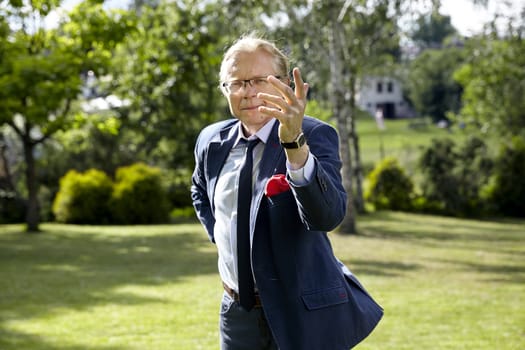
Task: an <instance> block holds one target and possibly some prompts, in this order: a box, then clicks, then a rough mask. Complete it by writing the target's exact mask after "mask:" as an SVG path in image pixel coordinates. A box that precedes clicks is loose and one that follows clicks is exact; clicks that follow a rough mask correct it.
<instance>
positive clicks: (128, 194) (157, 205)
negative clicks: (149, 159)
mask: <svg viewBox="0 0 525 350" xmlns="http://www.w3.org/2000/svg"><path fill="white" fill-rule="evenodd" d="M110 203H111V209H112V213H113V220H114V222H115V223H118V224H153V223H163V222H167V221H168V220H169V201H168V197H167V194H166V191H165V190H164V188H163V186H162V175H161V171H160V169H158V168H153V167H149V166H147V165H146V164H143V163H137V164H134V165H131V166H127V167H122V168H118V169H117V173H116V183H115V187H114V190H113V195H112V198H111V201H110Z"/></svg>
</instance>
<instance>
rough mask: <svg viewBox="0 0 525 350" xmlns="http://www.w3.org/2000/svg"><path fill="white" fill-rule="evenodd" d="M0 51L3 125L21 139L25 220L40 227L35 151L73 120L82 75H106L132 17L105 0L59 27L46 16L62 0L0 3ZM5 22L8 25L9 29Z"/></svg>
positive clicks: (88, 6) (75, 13) (87, 5)
mask: <svg viewBox="0 0 525 350" xmlns="http://www.w3.org/2000/svg"><path fill="white" fill-rule="evenodd" d="M2 3H5V5H6V6H2V8H1V10H0V18H1V21H0V23H1V24H2V31H6V30H7V32H8V34H7V35H4V38H6V37H7V36H9V40H5V39H4V40H2V42H1V47H2V54H1V55H0V61H1V62H0V63H1V65H0V100H1V101H2V104H1V105H0V123H2V124H7V125H8V126H9V127H10V128H12V129H13V130H14V132H15V133H16V135H17V136H18V137H19V139H20V140H21V142H22V145H23V150H24V159H25V183H26V187H27V192H28V199H27V211H26V224H27V230H28V231H29V232H37V231H38V230H39V210H38V207H39V205H38V196H37V195H38V181H37V169H36V168H37V159H36V158H35V151H36V149H37V147H38V146H39V145H41V144H42V143H44V142H45V141H46V140H48V139H50V138H51V137H52V136H53V135H54V134H55V133H56V132H57V131H58V130H61V129H65V128H67V127H68V125H69V124H70V122H71V111H72V108H73V103H74V101H75V100H76V99H77V97H78V94H79V92H80V88H81V86H82V80H81V74H82V73H83V72H87V71H88V70H93V71H95V72H97V73H98V74H103V73H104V72H105V69H106V67H107V64H108V60H109V58H110V57H111V49H112V47H113V46H114V45H115V43H116V42H118V41H120V40H121V39H122V38H123V36H124V34H125V33H126V32H127V31H128V29H129V28H130V24H131V22H130V21H129V17H128V16H125V15H124V14H123V13H122V12H121V13H120V14H118V15H117V14H116V13H115V14H113V15H110V14H108V13H107V12H106V11H105V10H104V9H103V8H102V1H96V0H94V1H86V2H84V3H81V4H80V5H78V6H77V7H76V8H75V9H74V10H73V11H72V13H71V14H70V17H69V18H66V19H65V20H64V21H63V22H62V23H61V25H60V26H59V27H58V28H56V29H49V28H46V27H45V25H44V18H45V17H46V16H47V14H49V12H50V11H51V10H53V9H55V8H56V7H57V6H58V5H59V1H54V0H44V1H38V2H34V1H31V2H24V1H17V0H9V1H5V0H4V1H2ZM6 24H7V27H6Z"/></svg>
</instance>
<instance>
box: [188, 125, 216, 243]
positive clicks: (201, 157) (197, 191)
mask: <svg viewBox="0 0 525 350" xmlns="http://www.w3.org/2000/svg"><path fill="white" fill-rule="evenodd" d="M205 144H206V143H205V142H203V141H202V134H201V135H200V136H199V138H198V139H197V143H196V145H195V151H194V156H195V169H194V171H193V175H192V178H191V199H192V201H193V207H194V208H195V213H196V214H197V218H198V219H199V220H200V222H201V224H202V225H203V226H204V228H205V229H206V232H207V233H208V237H209V238H210V241H212V242H214V243H215V238H214V235H213V227H214V225H215V216H214V215H213V212H212V208H211V201H210V198H209V197H208V191H207V179H206V172H205V168H206V166H205V164H206V147H205Z"/></svg>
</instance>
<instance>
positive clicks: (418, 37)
mask: <svg viewBox="0 0 525 350" xmlns="http://www.w3.org/2000/svg"><path fill="white" fill-rule="evenodd" d="M439 6H440V4H439V3H438V4H434V5H433V8H432V11H431V13H430V14H422V15H421V16H419V18H418V19H417V20H416V23H415V25H414V28H413V29H412V30H411V35H410V36H411V38H412V40H414V41H415V42H416V43H417V44H418V46H419V47H420V48H422V49H426V48H440V47H442V45H443V42H444V40H445V39H446V38H447V37H449V36H450V35H453V34H457V31H456V29H455V28H454V26H453V25H452V23H451V21H450V16H444V15H442V14H440V13H439Z"/></svg>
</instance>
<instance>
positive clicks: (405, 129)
mask: <svg viewBox="0 0 525 350" xmlns="http://www.w3.org/2000/svg"><path fill="white" fill-rule="evenodd" d="M426 122H427V123H428V124H426V126H418V127H415V128H414V127H410V125H411V124H414V123H422V121H421V120H420V119H417V120H414V119H396V120H391V119H387V120H385V126H386V128H385V129H384V130H379V129H378V128H377V125H376V122H375V120H374V119H373V118H371V117H361V118H358V119H357V121H356V129H357V132H358V135H359V146H360V149H361V160H362V162H363V164H364V165H366V166H367V167H368V168H370V167H371V166H373V165H374V163H376V162H377V161H379V160H380V159H381V143H382V144H383V150H384V154H383V156H385V157H388V156H391V157H395V158H397V159H398V161H399V162H400V163H401V164H402V165H403V166H404V167H405V168H406V169H407V171H409V172H410V173H412V172H414V169H415V162H416V161H417V159H418V157H419V155H420V153H421V152H420V148H421V146H427V145H429V144H430V142H431V140H432V139H433V138H443V137H451V138H453V139H454V140H456V141H457V142H462V141H463V140H464V139H465V138H466V135H467V134H466V132H464V131H459V130H454V132H448V131H447V130H445V129H440V128H438V127H437V126H435V125H433V124H431V123H430V121H426ZM423 123H425V121H423Z"/></svg>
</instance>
